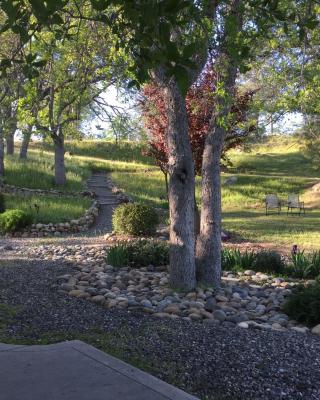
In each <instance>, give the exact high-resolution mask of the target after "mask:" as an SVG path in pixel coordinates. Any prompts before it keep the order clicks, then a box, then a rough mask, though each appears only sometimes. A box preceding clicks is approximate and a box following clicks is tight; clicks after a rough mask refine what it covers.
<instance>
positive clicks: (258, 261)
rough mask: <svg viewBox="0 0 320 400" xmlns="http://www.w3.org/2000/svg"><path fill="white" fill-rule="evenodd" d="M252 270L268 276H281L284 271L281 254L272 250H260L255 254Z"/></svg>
mask: <svg viewBox="0 0 320 400" xmlns="http://www.w3.org/2000/svg"><path fill="white" fill-rule="evenodd" d="M252 269H253V270H254V271H259V272H265V273H269V274H273V273H274V274H281V273H282V272H283V270H284V262H283V259H282V257H281V254H279V253H278V252H276V251H274V250H262V251H259V252H258V253H256V256H255V261H254V264H253V266H252Z"/></svg>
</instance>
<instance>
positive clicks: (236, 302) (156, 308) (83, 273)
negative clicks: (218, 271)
mask: <svg viewBox="0 0 320 400" xmlns="http://www.w3.org/2000/svg"><path fill="white" fill-rule="evenodd" d="M106 252H107V249H106V248H105V247H101V246H98V247H82V246H53V245H48V246H39V247H37V248H30V249H29V250H28V257H31V258H36V259H42V260H47V261H49V260H50V261H52V260H53V261H54V260H55V261H64V262H68V263H70V264H72V265H73V266H74V268H75V269H76V271H75V273H73V274H65V275H61V276H59V278H58V282H57V283H58V288H59V289H58V291H59V293H63V294H67V295H69V296H73V297H77V298H83V299H87V300H88V301H91V302H93V303H96V304H98V305H100V306H103V307H105V308H106V309H122V310H141V311H143V312H144V313H148V314H152V315H153V316H155V317H158V318H182V319H185V320H193V321H202V322H203V323H207V324H222V325H224V326H230V327H232V326H236V325H237V326H238V327H241V328H243V329H248V328H251V329H262V330H276V331H285V330H288V329H292V330H295V331H297V332H301V333H306V332H308V331H309V329H308V328H307V327H306V326H302V325H300V324H298V323H297V322H296V321H294V320H291V319H290V318H289V317H288V316H287V315H286V314H284V313H283V312H282V310H281V306H282V304H283V302H284V300H285V298H286V296H288V295H289V294H290V293H291V291H292V288H293V287H294V286H295V285H296V284H297V281H294V280H292V282H288V281H284V280H283V279H282V278H273V277H271V276H268V275H265V274H261V273H255V272H254V271H245V272H244V273H240V274H239V275H234V274H231V273H230V272H224V277H223V279H222V281H223V282H222V287H221V288H220V289H219V290H216V291H214V290H213V289H210V288H209V289H202V288H197V290H195V291H193V292H189V293H182V292H177V291H174V290H173V289H171V288H169V286H168V283H169V276H168V270H167V267H154V266H151V265H150V266H149V267H145V268H139V269H138V268H129V267H125V268H114V267H112V266H111V265H107V264H106V261H105V256H106ZM22 253H23V254H24V255H26V252H25V250H24V251H23V252H22ZM259 282H260V283H259Z"/></svg>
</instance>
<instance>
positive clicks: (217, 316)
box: [213, 310, 227, 321]
mask: <svg viewBox="0 0 320 400" xmlns="http://www.w3.org/2000/svg"><path fill="white" fill-rule="evenodd" d="M213 317H214V318H215V319H217V320H218V321H224V320H225V319H226V317H227V316H226V313H225V312H224V311H222V310H215V311H214V312H213Z"/></svg>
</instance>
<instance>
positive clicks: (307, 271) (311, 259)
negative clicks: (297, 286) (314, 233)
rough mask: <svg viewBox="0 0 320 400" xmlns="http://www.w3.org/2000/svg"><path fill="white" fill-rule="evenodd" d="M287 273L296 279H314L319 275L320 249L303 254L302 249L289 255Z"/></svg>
mask: <svg viewBox="0 0 320 400" xmlns="http://www.w3.org/2000/svg"><path fill="white" fill-rule="evenodd" d="M286 272H287V274H288V275H290V276H293V277H294V278H298V279H314V278H317V277H318V276H319V275H320V251H314V252H313V253H311V254H305V253H304V251H301V252H298V253H297V254H293V255H292V256H291V264H290V265H289V266H288V267H287V270H286Z"/></svg>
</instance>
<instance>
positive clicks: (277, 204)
mask: <svg viewBox="0 0 320 400" xmlns="http://www.w3.org/2000/svg"><path fill="white" fill-rule="evenodd" d="M265 203H266V215H268V213H269V212H270V211H272V210H275V211H277V212H278V214H280V211H281V201H280V199H279V198H278V196H277V195H276V194H267V196H266V199H265Z"/></svg>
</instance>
